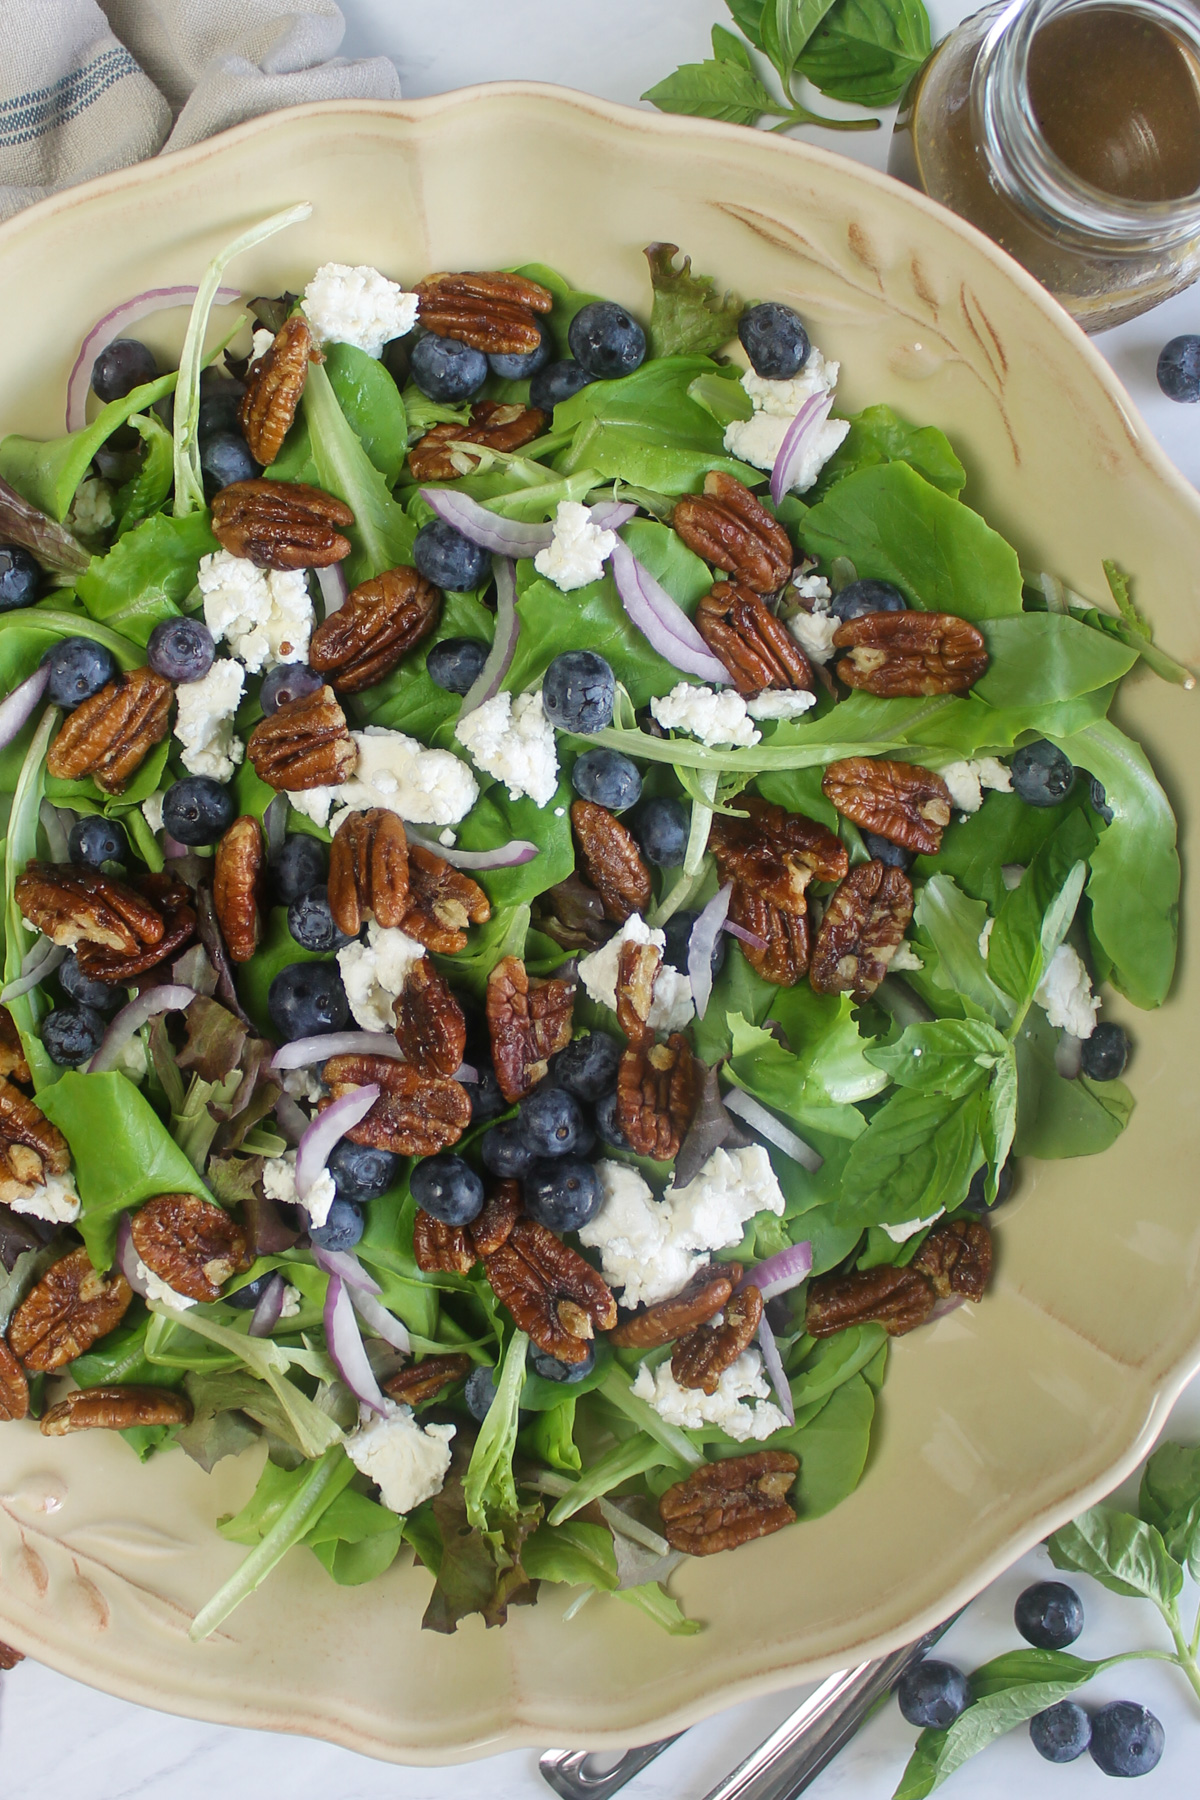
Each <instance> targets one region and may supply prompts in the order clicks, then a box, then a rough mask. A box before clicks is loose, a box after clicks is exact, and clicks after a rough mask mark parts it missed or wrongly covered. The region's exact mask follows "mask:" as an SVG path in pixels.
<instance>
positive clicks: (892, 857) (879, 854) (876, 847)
mask: <svg viewBox="0 0 1200 1800" xmlns="http://www.w3.org/2000/svg"><path fill="white" fill-rule="evenodd" d="M862 841H863V847H864V849H865V850H866V852H867V855H868V856H870V857H873V858H874V860H875V861H876V862H881V863H882V864H883V866H884V868H885V869H904V870H905V871H906V872H907V871H908V870H909V869H911V868H912V866H913V853H912V851H911V850H906V849H905V848H904V845H903V844H893V843H892V841H891V839H890V838H885V837H878V836H877V835H876V833H875V832H873V831H864V832H863V834H862Z"/></svg>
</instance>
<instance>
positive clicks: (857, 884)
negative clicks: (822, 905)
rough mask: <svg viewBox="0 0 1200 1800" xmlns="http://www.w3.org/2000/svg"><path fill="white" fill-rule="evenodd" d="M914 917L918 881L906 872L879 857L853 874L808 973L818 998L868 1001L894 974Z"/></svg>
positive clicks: (829, 911) (833, 904) (834, 904)
mask: <svg viewBox="0 0 1200 1800" xmlns="http://www.w3.org/2000/svg"><path fill="white" fill-rule="evenodd" d="M912 914H913V887H912V882H911V881H910V880H909V879H908V876H907V875H906V874H905V873H904V870H903V869H892V868H885V867H884V865H883V864H882V863H881V862H880V861H879V860H878V858H874V859H873V860H872V861H871V862H869V863H859V865H858V867H857V868H854V869H851V871H850V873H849V874H848V875H847V877H846V879H845V880H844V881H843V882H842V883H841V884H840V885H839V887H838V889H837V891H836V893H835V894H834V896H833V898H832V899H831V900H830V902H829V905H828V906H827V907H826V909H825V917H824V918H823V919H822V920H821V929H820V931H818V933H817V941H816V943H815V944H814V945H813V953H812V961H811V962H810V964H809V968H808V980H809V985H810V986H811V987H812V988H813V989H814V990H815V991H816V992H817V993H818V994H853V995H854V996H855V998H856V999H858V1000H865V999H867V997H868V996H869V995H871V994H873V993H874V992H875V989H876V988H877V987H878V986H879V984H880V982H881V981H882V980H883V978H884V976H885V975H886V974H887V972H888V964H889V963H890V962H891V960H892V958H893V956H895V954H896V946H897V945H898V944H899V942H900V940H901V938H902V937H903V936H904V933H905V932H906V930H907V929H908V922H909V920H910V919H911V918H912Z"/></svg>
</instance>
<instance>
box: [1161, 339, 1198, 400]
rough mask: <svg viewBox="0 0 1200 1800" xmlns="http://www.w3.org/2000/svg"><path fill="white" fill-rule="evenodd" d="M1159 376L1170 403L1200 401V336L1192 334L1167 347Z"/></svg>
mask: <svg viewBox="0 0 1200 1800" xmlns="http://www.w3.org/2000/svg"><path fill="white" fill-rule="evenodd" d="M1155 373H1156V374H1157V376H1158V385H1159V387H1160V388H1161V389H1162V391H1163V393H1164V394H1165V395H1166V396H1167V399H1168V400H1184V401H1189V402H1195V401H1197V400H1200V337H1197V336H1196V334H1195V332H1190V331H1189V332H1185V333H1184V334H1183V335H1182V336H1181V337H1173V338H1172V339H1171V341H1170V343H1169V344H1164V345H1163V347H1162V349H1161V350H1160V351H1159V353H1158V367H1157V369H1156V371H1155Z"/></svg>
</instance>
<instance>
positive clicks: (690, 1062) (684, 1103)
mask: <svg viewBox="0 0 1200 1800" xmlns="http://www.w3.org/2000/svg"><path fill="white" fill-rule="evenodd" d="M695 1110H696V1064H695V1058H694V1057H693V1056H692V1051H691V1046H690V1044H689V1043H688V1041H687V1039H686V1038H685V1037H684V1036H683V1034H682V1032H678V1031H676V1032H673V1033H672V1034H671V1036H670V1037H669V1038H668V1039H667V1041H666V1043H665V1044H656V1043H654V1042H653V1041H650V1040H643V1041H642V1042H640V1043H637V1044H630V1045H629V1047H628V1049H627V1050H625V1051H624V1053H623V1054H622V1057H621V1061H620V1064H619V1066H618V1069H617V1124H618V1125H619V1126H620V1128H621V1130H622V1131H623V1132H624V1133H625V1136H626V1138H627V1139H628V1141H629V1144H630V1147H631V1149H632V1150H633V1151H634V1152H635V1153H636V1154H637V1155H638V1156H652V1157H654V1158H655V1160H656V1161H658V1162H671V1161H672V1160H673V1159H674V1158H675V1157H676V1156H677V1155H678V1154H679V1146H680V1144H682V1142H683V1139H684V1136H685V1134H686V1132H687V1128H688V1126H689V1125H690V1124H691V1122H692V1114H693V1112H694V1111H695Z"/></svg>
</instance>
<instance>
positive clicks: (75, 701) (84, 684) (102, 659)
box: [42, 637, 117, 712]
mask: <svg viewBox="0 0 1200 1800" xmlns="http://www.w3.org/2000/svg"><path fill="white" fill-rule="evenodd" d="M42 661H43V662H44V663H45V665H46V667H47V668H48V669H49V670H50V679H49V681H48V682H47V683H46V698H47V700H49V701H50V702H51V704H52V705H54V706H61V707H64V708H65V709H66V711H67V712H72V711H73V710H74V708H75V707H77V706H81V705H82V704H83V702H84V701H85V700H90V699H91V697H92V695H93V694H98V693H99V692H100V689H101V688H103V687H107V686H108V684H109V682H110V681H113V680H115V679H116V674H117V659H116V657H115V656H114V655H113V653H112V651H111V650H106V649H105V648H104V645H103V644H98V643H96V641H95V639H94V638H87V637H69V638H63V639H62V641H61V643H58V644H55V646H54V648H53V650H47V652H46V654H45V656H43V658H42Z"/></svg>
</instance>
